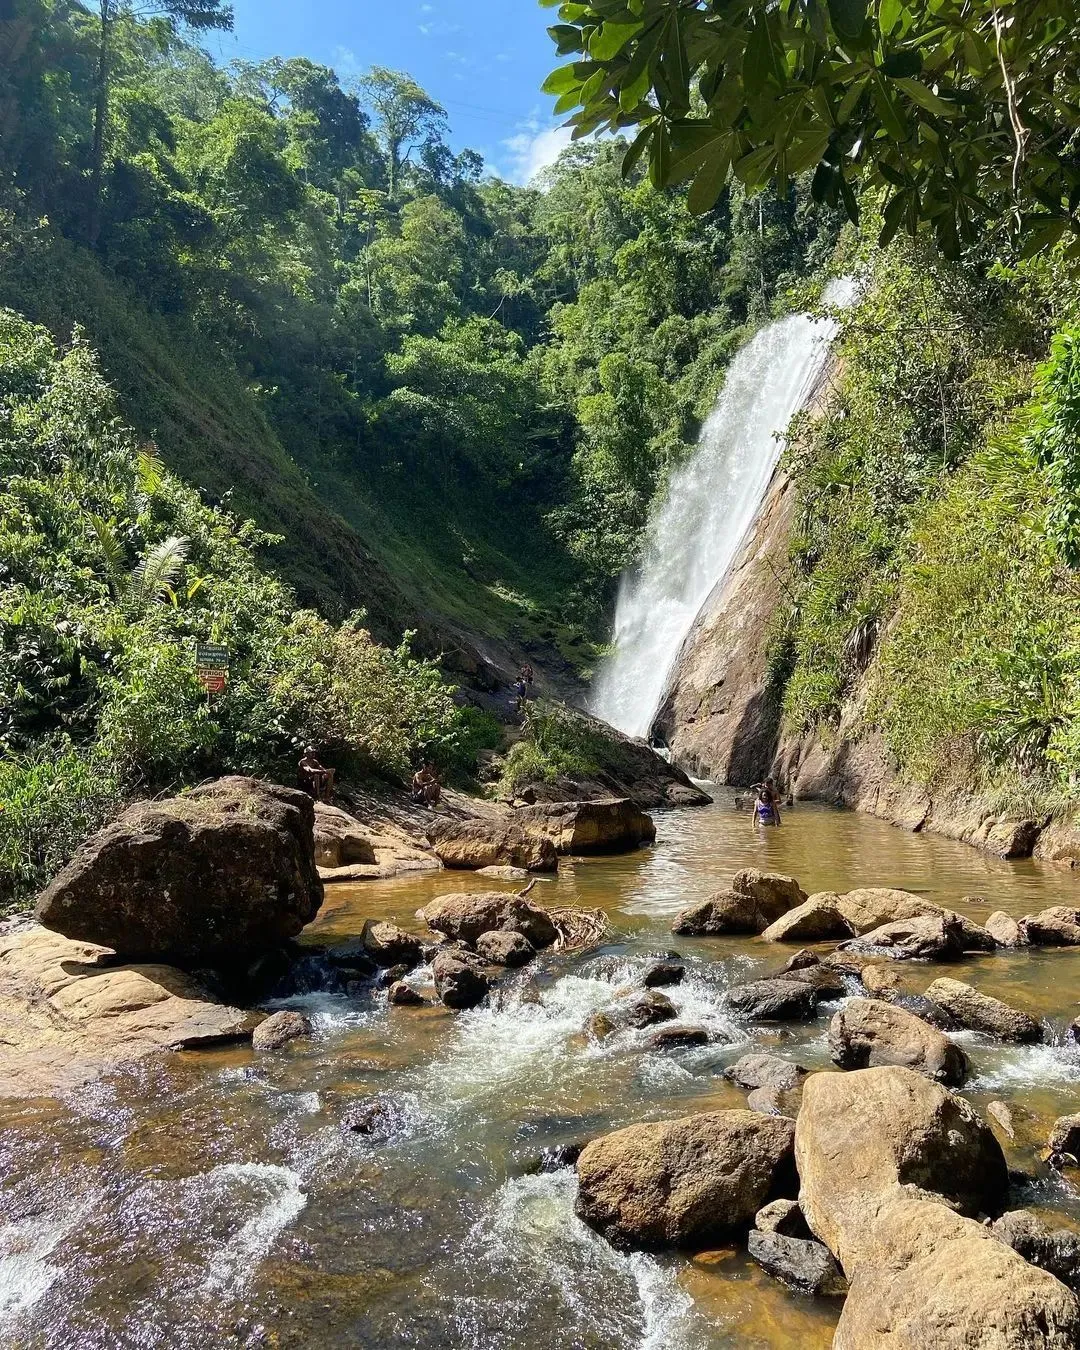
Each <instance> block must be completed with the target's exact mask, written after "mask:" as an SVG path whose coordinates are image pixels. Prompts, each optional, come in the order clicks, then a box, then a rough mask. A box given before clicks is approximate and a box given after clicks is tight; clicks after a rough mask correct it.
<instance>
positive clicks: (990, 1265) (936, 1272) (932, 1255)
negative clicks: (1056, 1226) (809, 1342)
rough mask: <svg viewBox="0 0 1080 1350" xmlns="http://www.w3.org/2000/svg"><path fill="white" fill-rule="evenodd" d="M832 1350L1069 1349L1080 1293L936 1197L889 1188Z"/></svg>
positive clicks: (1078, 1323) (1079, 1326)
mask: <svg viewBox="0 0 1080 1350" xmlns="http://www.w3.org/2000/svg"><path fill="white" fill-rule="evenodd" d="M848 1273H849V1276H850V1280H851V1285H850V1289H849V1292H848V1296H847V1299H846V1301H845V1303H844V1307H843V1311H842V1312H841V1314H840V1321H839V1323H838V1324H837V1328H836V1335H835V1337H834V1339H833V1350H930V1347H933V1350H971V1348H972V1347H976V1346H977V1347H979V1350H1075V1347H1076V1345H1077V1344H1078V1337H1080V1303H1078V1302H1077V1299H1076V1296H1075V1295H1074V1294H1073V1293H1072V1292H1071V1291H1070V1290H1069V1289H1067V1288H1066V1287H1065V1286H1064V1285H1063V1284H1062V1283H1061V1282H1060V1281H1059V1280H1057V1279H1055V1278H1054V1276H1053V1275H1051V1274H1049V1273H1048V1272H1046V1271H1045V1270H1039V1269H1037V1268H1036V1267H1035V1266H1033V1265H1029V1263H1028V1262H1027V1261H1025V1260H1024V1259H1023V1258H1022V1257H1020V1256H1019V1255H1017V1253H1016V1252H1015V1251H1013V1250H1012V1249H1011V1248H1010V1247H1008V1246H1006V1244H1005V1243H1004V1242H1001V1241H999V1240H998V1239H997V1238H996V1237H995V1236H994V1234H993V1233H992V1232H990V1231H989V1230H988V1229H987V1228H985V1227H983V1225H982V1224H979V1223H976V1222H975V1221H974V1220H972V1219H968V1218H963V1217H961V1216H960V1215H959V1214H955V1213H953V1211H952V1210H951V1209H949V1208H947V1207H946V1206H945V1205H943V1204H939V1203H936V1202H935V1201H933V1200H930V1199H926V1198H921V1197H916V1196H912V1195H908V1194H905V1193H904V1191H902V1190H899V1189H898V1190H895V1191H891V1192H889V1193H887V1196H886V1197H885V1198H884V1199H883V1200H882V1201H881V1203H880V1204H879V1205H878V1206H877V1207H876V1214H875V1222H874V1224H873V1227H872V1230H871V1242H870V1248H869V1250H868V1251H867V1253H866V1254H865V1256H864V1258H863V1259H862V1260H861V1261H860V1262H859V1264H858V1265H857V1266H856V1268H855V1269H854V1270H853V1271H849V1272H848Z"/></svg>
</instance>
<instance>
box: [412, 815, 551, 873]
mask: <svg viewBox="0 0 1080 1350" xmlns="http://www.w3.org/2000/svg"><path fill="white" fill-rule="evenodd" d="M427 837H428V842H429V843H430V844H431V846H432V848H433V849H434V850H435V855H436V857H437V858H438V859H439V861H440V862H441V863H442V864H443V866H444V867H459V868H472V869H474V870H477V869H479V868H481V867H518V868H522V869H523V870H525V871H528V872H554V871H555V870H556V868H557V867H558V865H559V859H558V855H557V854H556V852H555V845H554V843H553V842H552V840H551V839H550V838H549V837H548V836H547V835H546V834H542V833H539V832H538V831H536V830H528V829H524V828H523V827H522V826H521V824H520V823H518V821H516V820H502V819H500V818H498V817H494V818H488V817H486V816H481V817H476V818H474V819H471V820H439V821H436V822H435V823H434V824H433V825H432V827H431V829H430V830H429V831H428V836H427Z"/></svg>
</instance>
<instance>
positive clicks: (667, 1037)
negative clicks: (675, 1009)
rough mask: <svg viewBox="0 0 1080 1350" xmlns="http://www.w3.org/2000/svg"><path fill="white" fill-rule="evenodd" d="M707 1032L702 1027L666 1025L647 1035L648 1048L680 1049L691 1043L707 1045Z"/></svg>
mask: <svg viewBox="0 0 1080 1350" xmlns="http://www.w3.org/2000/svg"><path fill="white" fill-rule="evenodd" d="M708 1043H709V1033H708V1032H707V1031H706V1030H705V1028H704V1027H689V1026H683V1025H679V1026H668V1027H661V1028H660V1030H659V1031H654V1032H653V1034H652V1035H651V1036H650V1037H649V1049H650V1050H682V1049H684V1048H685V1047H686V1046H691V1045H708Z"/></svg>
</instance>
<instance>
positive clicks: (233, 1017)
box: [0, 925, 258, 1097]
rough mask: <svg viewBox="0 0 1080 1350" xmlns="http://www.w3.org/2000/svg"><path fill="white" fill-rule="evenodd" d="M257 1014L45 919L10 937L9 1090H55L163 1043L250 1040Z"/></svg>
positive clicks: (0, 1050) (2, 1038)
mask: <svg viewBox="0 0 1080 1350" xmlns="http://www.w3.org/2000/svg"><path fill="white" fill-rule="evenodd" d="M257 1022H258V1018H257V1017H256V1016H255V1015H254V1014H252V1013H248V1012H244V1011H243V1010H242V1009H240V1008H232V1007H229V1006H227V1005H226V1004H223V1003H220V1002H219V1001H218V1000H217V999H216V998H215V997H214V996H213V995H212V994H211V993H209V992H208V991H207V990H206V989H205V988H204V987H203V986H202V985H201V984H199V983H198V982H197V981H196V980H194V979H193V978H192V977H191V976H190V975H187V974H185V973H184V972H183V971H180V970H176V969H174V968H173V967H170V966H162V965H153V964H149V965H119V964H117V963H116V958H115V955H114V953H113V952H112V951H111V950H110V949H108V948H104V947H99V946H96V945H93V944H89V943H84V942H73V941H72V940H71V939H69V938H65V937H61V936H60V935H59V934H58V933H52V932H50V931H49V930H48V929H45V928H40V927H38V926H37V925H30V926H29V927H27V928H24V929H22V930H21V931H19V932H15V933H11V934H8V935H7V936H6V937H0V1097H28V1096H29V1097H38V1096H40V1097H47V1096H55V1095H58V1094H59V1093H61V1092H66V1091H68V1090H70V1089H72V1088H75V1087H79V1086H81V1085H82V1084H84V1083H88V1082H91V1081H93V1080H94V1079H96V1078H98V1077H100V1076H101V1075H102V1074H103V1073H106V1072H107V1071H109V1070H111V1069H114V1068H117V1067H119V1066H120V1065H125V1064H131V1063H134V1062H135V1061H137V1060H140V1059H142V1058H144V1057H145V1056H147V1055H150V1054H154V1053H156V1052H161V1051H165V1050H173V1049H186V1048H188V1047H192V1046H201V1045H214V1044H220V1043H223V1042H227V1041H240V1040H246V1039H248V1038H250V1036H251V1034H252V1030H253V1028H254V1027H255V1026H256V1024H257Z"/></svg>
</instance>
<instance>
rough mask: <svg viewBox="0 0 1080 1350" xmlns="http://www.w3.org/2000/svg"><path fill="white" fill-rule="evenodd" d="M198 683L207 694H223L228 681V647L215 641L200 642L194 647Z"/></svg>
mask: <svg viewBox="0 0 1080 1350" xmlns="http://www.w3.org/2000/svg"><path fill="white" fill-rule="evenodd" d="M195 664H196V666H197V667H198V671H199V683H200V684H201V685H202V687H203V688H204V689H205V690H206V692H207V694H223V693H224V692H225V686H226V685H227V684H228V682H229V649H228V647H223V646H221V644H220V643H217V642H200V643H199V644H198V645H197V646H196V648H195Z"/></svg>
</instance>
